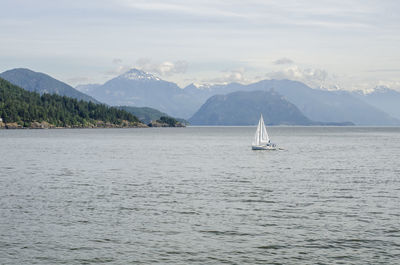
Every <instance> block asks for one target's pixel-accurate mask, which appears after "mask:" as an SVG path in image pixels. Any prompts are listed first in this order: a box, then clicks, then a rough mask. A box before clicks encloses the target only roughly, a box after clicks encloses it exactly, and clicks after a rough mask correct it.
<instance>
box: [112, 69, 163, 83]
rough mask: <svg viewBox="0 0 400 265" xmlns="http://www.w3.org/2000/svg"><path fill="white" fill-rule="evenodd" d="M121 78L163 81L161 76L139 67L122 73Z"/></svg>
mask: <svg viewBox="0 0 400 265" xmlns="http://www.w3.org/2000/svg"><path fill="white" fill-rule="evenodd" d="M118 78H119V79H129V80H142V81H144V80H147V81H161V79H160V78H158V77H156V76H154V75H152V74H150V73H148V72H144V71H141V70H138V69H131V70H129V71H128V72H126V73H124V74H122V75H120V76H119V77H118Z"/></svg>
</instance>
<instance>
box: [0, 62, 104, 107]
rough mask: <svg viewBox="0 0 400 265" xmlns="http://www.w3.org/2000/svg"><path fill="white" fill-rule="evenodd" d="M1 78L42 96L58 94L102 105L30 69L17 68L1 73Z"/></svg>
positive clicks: (64, 84)
mask: <svg viewBox="0 0 400 265" xmlns="http://www.w3.org/2000/svg"><path fill="white" fill-rule="evenodd" d="M0 77H1V78H4V79H5V80H7V81H9V82H10V83H12V84H14V85H16V86H19V87H22V88H23V89H25V90H28V91H32V92H37V93H39V94H41V95H42V94H44V93H48V94H57V95H60V96H67V97H71V98H76V99H78V100H84V101H91V102H94V103H100V102H98V101H97V100H95V99H94V98H92V97H90V96H88V95H86V94H84V93H82V92H80V91H78V90H76V89H75V88H73V87H71V86H69V85H67V84H66V83H63V82H61V81H59V80H57V79H54V78H52V77H51V76H49V75H46V74H43V73H39V72H34V71H32V70H29V69H25V68H17V69H12V70H8V71H5V72H3V73H1V74H0Z"/></svg>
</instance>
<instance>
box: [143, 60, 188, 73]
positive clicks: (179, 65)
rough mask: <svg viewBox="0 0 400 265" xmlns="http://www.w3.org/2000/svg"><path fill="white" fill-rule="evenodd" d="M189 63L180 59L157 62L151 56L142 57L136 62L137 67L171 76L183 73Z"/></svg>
mask: <svg viewBox="0 0 400 265" xmlns="http://www.w3.org/2000/svg"><path fill="white" fill-rule="evenodd" d="M188 65H189V64H188V63H187V62H186V61H183V60H180V61H175V62H169V61H164V62H161V63H155V62H153V61H152V60H151V59H149V58H141V59H139V60H138V61H137V62H136V66H135V67H136V68H138V69H140V70H142V71H146V72H150V73H155V74H158V75H161V76H170V75H173V74H183V73H185V72H186V71H187V69H188Z"/></svg>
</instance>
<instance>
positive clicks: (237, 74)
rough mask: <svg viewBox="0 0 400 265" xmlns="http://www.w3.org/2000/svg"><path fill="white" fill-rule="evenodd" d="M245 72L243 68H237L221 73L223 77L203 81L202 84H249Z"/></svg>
mask: <svg viewBox="0 0 400 265" xmlns="http://www.w3.org/2000/svg"><path fill="white" fill-rule="evenodd" d="M245 72H246V70H245V69H244V68H238V69H234V70H227V71H223V73H224V74H223V76H221V77H217V78H212V79H208V80H203V82H204V83H214V84H228V83H233V82H236V83H249V81H250V80H249V79H247V78H246V76H245Z"/></svg>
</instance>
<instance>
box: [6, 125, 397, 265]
mask: <svg viewBox="0 0 400 265" xmlns="http://www.w3.org/2000/svg"><path fill="white" fill-rule="evenodd" d="M254 131H255V128H253V127H214V128H206V127H197V128H196V127H189V128H176V129H175V128H152V129H82V130H80V129H72V130H1V131H0V154H1V155H0V264H95V263H98V264H224V263H226V264H398V263H399V260H400V162H399V161H400V128H363V127H272V128H269V133H270V136H271V137H272V140H273V141H274V142H276V143H277V144H278V145H279V146H281V147H282V148H284V149H285V150H283V151H252V150H251V149H250V145H251V140H252V139H253V134H254Z"/></svg>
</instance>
